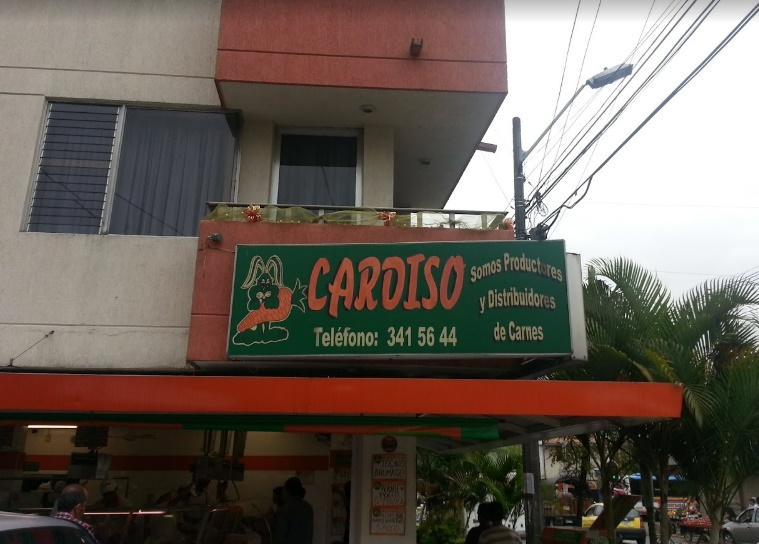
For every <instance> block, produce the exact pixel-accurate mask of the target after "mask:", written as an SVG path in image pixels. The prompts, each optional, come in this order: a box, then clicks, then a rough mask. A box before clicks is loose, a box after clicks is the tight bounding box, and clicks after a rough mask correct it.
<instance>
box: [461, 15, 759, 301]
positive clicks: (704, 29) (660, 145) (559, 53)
mask: <svg viewBox="0 0 759 544" xmlns="http://www.w3.org/2000/svg"><path fill="white" fill-rule="evenodd" d="M691 3H692V2H691V1H690V0H688V2H687V3H686V2H685V0H675V1H674V2H672V1H670V0H666V1H665V0H656V1H655V2H654V3H653V8H652V3H651V1H644V0H636V1H624V0H602V2H601V3H600V9H599V2H598V0H582V1H581V2H580V9H579V15H578V19H577V23H576V25H575V28H574V36H573V38H572V42H571V47H569V44H570V33H571V32H572V27H573V21H574V19H575V12H576V10H577V6H578V3H577V2H576V1H572V0H563V1H559V0H551V1H540V0H535V1H532V2H528V1H527V0H506V2H505V5H506V48H507V57H508V85H509V93H508V96H507V97H506V99H505V100H504V103H503V105H502V107H501V109H500V111H499V113H498V115H497V117H496V118H495V120H494V121H493V123H492V125H491V127H490V129H489V130H488V132H487V134H486V136H485V138H484V141H486V142H490V143H494V144H497V145H498V151H497V152H496V153H495V154H491V153H483V152H477V153H476V154H475V156H474V158H473V159H472V161H471V163H470V165H469V167H468V168H467V170H466V172H465V174H464V176H463V177H462V180H461V182H460V183H459V186H458V187H457V189H456V190H455V191H454V193H453V195H452V196H451V199H450V200H449V202H448V207H449V208H457V209H484V210H503V209H508V210H509V213H510V214H513V201H512V199H513V192H514V191H513V163H512V137H511V135H512V117H515V116H517V117H520V118H521V120H522V144H523V148H524V149H527V148H529V147H530V146H531V145H532V144H533V143H534V142H535V139H536V138H537V137H538V136H539V135H540V133H541V132H542V131H543V130H544V129H545V128H546V127H547V126H548V124H549V123H550V121H551V119H552V118H553V117H554V112H555V111H556V110H557V98H558V109H560V108H561V107H562V106H563V105H564V104H565V103H566V102H567V101H568V100H569V98H570V97H571V96H572V94H574V92H575V90H576V89H577V88H578V87H579V86H580V85H581V84H582V83H583V82H584V81H585V80H586V79H587V78H589V77H590V76H592V75H594V74H596V73H598V72H600V71H602V70H603V69H604V68H605V67H609V66H612V65H615V64H619V63H622V62H632V63H633V64H634V65H635V71H634V72H633V76H631V77H630V78H627V80H625V81H623V82H622V84H625V83H626V84H627V86H626V87H625V89H624V90H623V91H622V92H621V94H620V96H619V98H617V99H616V100H615V101H614V102H613V107H612V109H611V110H610V113H613V112H616V111H617V110H618V109H619V107H620V106H621V105H622V104H623V103H624V101H625V100H626V99H627V98H629V97H630V96H631V94H632V93H633V92H634V91H635V90H637V89H639V88H640V87H641V85H642V84H643V82H644V79H645V78H646V77H647V76H648V75H649V74H650V73H651V72H652V70H653V68H654V67H655V66H656V64H658V63H659V62H660V61H661V60H662V58H663V57H664V55H665V54H666V53H667V52H669V51H670V49H671V48H672V46H673V45H674V44H675V41H676V40H677V39H679V38H680V37H681V36H683V34H685V32H686V30H687V27H688V26H689V25H690V24H691V23H692V22H693V21H694V20H696V18H697V15H698V14H699V13H701V12H702V10H703V9H704V8H706V7H707V5H708V4H709V1H708V0H698V1H697V2H696V3H695V6H694V7H693V8H691V10H690V11H689V12H688V14H687V15H686V18H685V20H684V22H683V23H681V24H679V25H678V26H676V27H675V28H674V30H673V31H672V33H671V34H670V37H669V39H668V40H667V41H665V42H664V43H663V45H661V46H660V48H659V50H658V53H656V54H654V55H652V56H651V58H650V60H648V61H647V62H645V64H644V63H643V61H644V60H645V58H646V56H648V55H649V54H650V53H646V49H647V48H650V47H651V46H652V44H653V45H654V46H655V44H656V43H657V42H659V41H660V38H657V35H658V34H659V33H660V32H662V31H665V32H666V28H672V25H669V26H668V27H665V26H664V24H665V22H666V21H668V20H669V19H670V18H671V15H672V13H673V11H672V10H677V9H678V8H679V7H680V6H685V8H687V6H689V5H690V4H691ZM755 3H756V2H755V1H749V0H722V1H721V2H719V4H717V7H716V9H715V10H714V11H713V12H712V13H711V14H710V15H708V17H706V19H705V20H704V23H703V24H702V25H701V27H700V28H699V29H698V30H696V31H695V33H694V34H693V36H692V37H691V38H690V40H689V41H688V42H687V43H685V44H684V45H683V46H682V49H681V50H680V51H679V53H677V55H675V56H674V57H673V58H672V60H671V61H670V62H669V63H668V64H667V65H666V66H665V67H664V68H663V69H662V71H661V73H660V74H659V75H658V76H657V77H656V78H655V79H654V80H653V82H652V83H651V84H650V85H649V86H648V87H646V88H644V89H643V90H642V91H641V92H640V94H639V96H638V97H637V99H636V100H635V101H634V102H633V103H632V104H631V105H630V106H629V107H628V108H627V110H626V111H625V112H624V113H623V114H622V116H621V117H620V118H619V120H618V121H617V122H616V123H615V124H614V125H613V126H612V127H611V129H610V130H609V131H608V132H607V133H606V134H605V135H604V136H603V137H602V138H601V139H600V141H599V143H598V145H597V146H596V147H595V149H591V150H590V152H589V153H587V154H586V155H585V157H584V159H582V160H580V161H579V162H578V163H577V164H576V165H575V166H574V167H573V168H572V169H571V170H570V171H569V174H567V175H566V177H565V178H564V179H562V180H561V181H560V182H559V183H558V184H557V186H556V188H555V189H554V190H553V192H551V193H550V194H548V195H547V196H546V199H545V200H546V202H545V205H546V211H548V212H550V211H553V210H554V209H556V208H557V207H558V206H559V204H561V202H562V201H564V199H565V198H567V197H568V196H569V195H570V193H572V192H573V191H574V190H575V188H576V187H577V184H578V183H580V182H581V181H582V180H584V179H585V178H586V177H587V176H588V175H589V174H590V173H591V172H592V171H593V170H594V169H595V168H596V167H597V166H598V165H599V164H600V163H601V162H602V161H603V160H604V159H606V158H607V157H608V156H609V154H610V153H611V152H612V151H613V150H614V148H616V147H617V146H618V145H619V144H620V143H621V142H622V141H623V140H624V139H625V138H626V137H627V136H628V135H629V134H630V133H631V132H632V131H633V130H634V129H635V127H637V126H638V124H639V123H641V122H642V121H643V120H644V119H645V117H646V116H648V115H649V114H650V113H651V112H652V111H653V110H654V109H655V108H656V107H657V106H658V105H659V104H660V103H661V102H662V101H663V100H664V99H665V98H666V97H667V95H668V94H669V93H671V92H672V91H673V90H674V89H675V88H676V87H677V86H678V85H679V84H680V83H681V82H682V80H683V79H684V78H685V77H686V76H687V75H688V74H689V73H690V72H691V71H692V70H693V69H694V68H696V66H697V65H698V64H699V63H700V62H701V61H703V60H704V58H705V57H707V55H708V54H709V53H710V52H711V51H712V50H713V49H714V48H715V47H716V46H717V45H718V44H719V42H720V41H722V40H723V39H724V38H725V37H726V36H727V35H728V33H729V32H730V31H731V30H732V29H733V28H734V27H735V26H736V25H737V24H738V22H739V21H740V20H741V19H742V18H743V17H744V16H745V15H746V14H748V13H749V11H750V10H751V9H752V7H753V6H754V5H755ZM685 8H684V9H683V10H681V11H680V12H679V13H680V14H682V13H683V12H684V11H685ZM597 10H598V15H597V17H596V11H597ZM649 10H651V13H650V15H649ZM667 14H669V15H667ZM647 18H648V21H647V22H646V20H647ZM594 19H595V26H593V25H594ZM657 24H658V25H659V26H655V25H657ZM641 36H642V37H643V41H640V40H641ZM646 36H648V38H647V39H646ZM639 41H640V44H639ZM568 47H569V54H568V59H567V64H566V70H565V69H564V66H565V58H567V51H568ZM586 48H587V54H586ZM583 56H585V60H584V65H583V64H582V63H583ZM562 73H563V74H564V84H563V88H562V89H561V94H560V95H559V88H560V83H561V80H562ZM620 88H621V87H620ZM620 88H618V87H617V84H612V85H609V86H607V87H604V88H602V89H598V90H592V89H590V88H585V89H584V90H583V91H582V93H581V94H580V95H579V96H578V98H577V99H576V100H575V101H574V102H573V104H572V110H571V112H570V114H569V116H566V115H565V116H563V117H562V118H561V119H560V121H559V122H558V123H557V124H556V125H555V126H554V129H553V131H552V133H551V135H550V140H548V142H549V148H553V150H554V151H553V152H549V153H547V154H546V155H545V159H544V154H543V147H542V144H544V143H545V142H546V139H545V138H544V139H543V140H541V145H538V147H537V148H536V149H535V151H533V153H532V154H531V155H530V157H529V158H528V159H527V161H526V163H525V173H526V174H527V182H528V185H527V186H526V187H525V192H526V194H528V195H529V193H530V192H531V191H532V190H533V187H534V186H535V185H536V184H537V183H538V182H539V181H540V179H541V176H540V174H541V170H542V172H543V175H544V176H545V174H546V173H547V172H548V171H550V170H551V166H552V165H553V164H554V157H555V152H556V150H564V149H566V147H567V144H568V143H569V142H570V141H572V138H573V137H574V136H575V135H576V134H577V133H578V131H579V129H580V128H581V127H582V126H583V125H585V123H586V122H587V121H588V119H589V116H590V115H591V114H594V113H596V112H598V111H599V110H600V108H601V107H602V105H603V104H604V102H605V101H606V100H607V99H609V98H610V97H613V96H614V94H615V92H617V91H619V89H620ZM586 106H587V107H586ZM583 108H585V109H584V110H583ZM583 111H584V113H580V114H579V115H578V112H583ZM609 118H610V114H607V115H605V116H604V117H603V118H602V122H600V123H598V124H597V125H596V128H595V129H594V130H592V131H591V135H593V134H595V133H596V132H597V131H598V128H600V127H601V126H603V124H605V123H606V122H607V121H608V119H609ZM565 120H568V122H567V124H566V130H565V124H564V121H565ZM757 127H759V16H757V17H755V18H754V19H753V20H752V21H750V22H749V23H748V25H747V26H746V27H745V28H744V29H743V30H742V31H741V32H740V33H739V34H738V35H737V36H736V37H735V39H733V40H732V42H730V43H729V44H728V45H727V46H726V47H725V49H724V50H723V51H722V52H720V53H719V54H718V55H717V56H716V57H715V58H714V60H713V61H712V62H711V63H710V64H709V65H708V66H707V67H706V68H705V69H704V70H703V71H702V72H701V73H700V74H698V75H697V76H696V77H695V79H693V80H692V81H691V82H690V83H689V84H688V85H687V86H686V87H685V88H684V89H683V90H682V91H681V92H679V93H678V94H677V95H676V96H675V97H674V98H673V99H672V100H671V101H670V102H669V103H668V104H667V105H666V106H665V107H664V108H663V109H662V110H661V111H660V112H659V113H658V114H657V115H656V116H655V117H654V118H653V119H652V120H651V121H650V122H649V123H648V124H647V125H646V126H645V127H644V128H643V129H642V130H641V131H640V132H639V133H638V134H637V136H635V137H634V138H633V139H632V140H631V141H630V142H629V143H628V144H627V145H626V146H625V147H624V148H623V149H622V150H621V151H620V152H619V153H618V154H617V155H616V156H615V157H614V158H613V159H612V160H611V161H610V162H609V163H608V164H607V165H606V166H605V167H604V168H603V169H602V170H601V171H600V172H599V173H598V174H596V175H595V177H594V179H593V183H592V184H591V187H590V190H589V192H588V194H587V197H586V198H585V199H584V200H583V201H582V202H581V203H580V204H578V205H577V207H575V208H574V209H572V210H569V211H566V212H565V213H563V214H562V215H561V217H560V219H559V220H558V221H557V223H556V224H555V225H554V227H553V228H552V229H551V232H550V234H549V238H552V239H564V240H566V243H567V250H568V251H571V252H576V253H580V254H581V255H582V259H583V262H584V263H587V261H589V260H590V259H593V258H599V257H601V258H610V257H615V256H625V257H629V258H631V259H633V260H635V261H637V262H638V263H640V264H641V265H643V266H645V267H647V268H648V269H650V270H652V271H656V272H657V273H658V274H659V276H660V277H661V279H662V281H663V282H664V283H665V285H667V286H668V287H669V288H670V289H671V291H672V292H673V294H675V295H680V294H681V293H683V292H684V291H685V290H687V289H690V288H691V287H693V286H695V285H697V284H699V283H701V282H703V281H704V280H707V279H709V278H710V277H714V276H716V275H729V274H739V273H742V272H745V271H747V270H749V269H752V268H754V267H759V168H758V167H757V161H758V160H759V137H758V136H757ZM562 133H564V137H563V139H562V138H561V135H562ZM559 144H560V145H559ZM583 145H584V143H583ZM580 147H582V146H580ZM580 147H578V149H579V148H580ZM574 155H576V153H572V154H571V155H570V159H571V158H572V157H574ZM561 170H563V168H561V167H559V168H558V169H557V171H556V173H557V174H558V173H559V172H561ZM554 177H555V176H554ZM550 179H551V178H549V180H550ZM538 219H539V218H538ZM528 226H529V224H528Z"/></svg>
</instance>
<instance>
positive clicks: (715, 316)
mask: <svg viewBox="0 0 759 544" xmlns="http://www.w3.org/2000/svg"><path fill="white" fill-rule="evenodd" d="M758 303H759V289H758V287H757V283H756V281H755V277H736V278H723V279H719V280H712V281H709V282H706V283H704V284H703V285H701V286H699V287H697V288H696V289H693V290H691V291H690V292H688V293H686V294H685V295H684V296H683V297H681V298H680V299H679V300H677V301H673V300H672V297H671V296H670V294H669V292H668V291H667V290H666V289H665V288H664V286H663V284H662V283H661V282H660V281H659V280H658V278H656V277H655V276H654V275H653V274H651V273H650V272H648V271H646V270H645V269H643V268H642V267H640V266H639V265H637V264H635V263H633V262H631V261H629V260H627V259H621V258H620V259H614V260H608V261H607V260H597V261H593V262H592V263H591V266H590V268H589V273H588V282H587V285H586V287H585V307H586V323H587V332H588V339H589V342H590V364H589V365H588V366H587V367H586V368H584V369H582V371H583V372H584V374H585V378H584V379H596V380H609V379H617V380H619V379H624V380H635V381H640V380H648V381H661V382H669V383H673V384H677V385H680V386H682V387H683V396H684V400H683V412H682V418H681V419H679V420H669V421H662V422H653V423H650V424H647V425H645V426H642V427H638V428H629V429H624V433H625V434H626V435H627V437H628V439H629V440H630V442H631V443H632V445H633V447H634V450H635V453H634V455H635V457H636V458H637V459H638V460H639V462H640V465H641V474H642V475H643V476H644V477H645V476H646V475H648V474H654V475H656V476H657V478H658V481H659V485H660V491H661V493H660V494H661V504H662V506H663V507H664V508H665V509H666V505H667V499H668V478H669V476H670V474H671V471H672V468H671V467H670V464H669V460H670V457H673V458H674V459H675V460H676V461H677V462H678V464H679V466H680V469H681V471H682V474H683V476H684V477H685V478H686V480H687V481H690V482H693V484H694V494H700V495H702V496H703V497H704V506H705V508H706V510H707V512H708V513H709V515H710V516H711V517H712V518H714V519H722V515H723V514H724V511H725V508H727V505H728V503H729V501H730V500H731V499H732V496H733V495H734V493H735V490H736V489H738V488H739V487H740V485H741V484H742V482H743V481H744V480H745V478H746V477H747V476H748V475H750V474H752V473H753V472H755V468H753V467H752V466H751V460H750V456H751V448H753V446H754V444H752V442H751V439H750V438H749V435H751V433H752V432H753V433H754V434H753V435H751V436H756V430H757V429H756V427H753V426H752V425H753V422H754V421H755V419H756V416H755V414H754V410H759V390H757V389H756V388H754V389H753V390H752V389H751V388H750V387H748V386H746V390H745V391H742V390H741V392H740V393H739V392H738V391H739V390H740V388H741V386H744V385H745V384H750V383H753V382H752V381H751V380H750V379H749V378H750V376H753V375H754V374H752V373H755V372H756V365H753V364H752V363H751V362H750V361H751V360H752V357H755V355H754V354H755V350H756V346H757V334H756V332H757V328H756V324H757V323H756V319H755V315H754V313H753V311H754V309H755V308H756V306H757V304H758ZM747 361H748V362H747ZM752 392H753V396H752ZM741 395H742V396H741ZM738 398H741V399H743V400H742V402H743V404H742V405H741V406H743V409H742V410H740V409H738V407H737V406H736V405H735V404H736V399H738ZM728 414H732V415H735V414H740V415H739V416H735V417H731V416H728ZM725 452H729V454H730V455H732V456H733V457H736V458H739V459H743V460H745V463H744V462H739V463H726V462H725V458H724V457H723V456H724V455H725ZM696 461H698V462H696ZM725 464H730V465H731V467H732V468H731V469H730V470H728V471H726V470H724V465H725ZM646 480H647V481H644V483H645V484H648V485H646V486H645V487H644V504H645V505H646V507H647V509H648V511H649V512H650V511H653V508H652V507H653V504H652V493H653V490H652V486H651V485H650V478H647V479H646ZM707 497H710V498H707ZM661 519H662V524H661V538H662V541H663V542H666V541H667V540H668V539H669V534H670V526H669V518H668V517H667V516H666V515H664V516H662V518H661ZM653 523H654V521H653V516H649V534H655V533H654V526H653ZM718 535H719V523H715V524H714V528H713V530H712V534H711V539H712V544H716V542H717V539H718Z"/></svg>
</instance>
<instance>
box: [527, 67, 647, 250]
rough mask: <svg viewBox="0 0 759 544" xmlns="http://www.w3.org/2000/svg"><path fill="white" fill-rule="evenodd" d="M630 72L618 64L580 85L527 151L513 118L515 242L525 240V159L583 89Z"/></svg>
mask: <svg viewBox="0 0 759 544" xmlns="http://www.w3.org/2000/svg"><path fill="white" fill-rule="evenodd" d="M632 70H633V66H632V64H618V65H616V66H612V67H611V68H606V69H605V70H604V71H603V72H600V73H598V74H596V75H594V76H592V77H591V78H589V79H588V80H587V81H586V82H585V83H583V84H582V85H580V87H579V88H578V89H577V91H575V94H573V95H572V98H570V99H569V102H567V103H566V104H565V105H564V107H563V108H561V111H560V112H559V113H557V114H556V117H554V118H553V121H551V124H549V125H548V127H546V129H545V130H544V131H543V133H542V134H541V135H540V136H538V139H537V140H535V143H534V144H532V146H531V147H530V148H529V149H528V150H527V151H523V150H522V121H521V120H520V119H519V117H514V119H512V129H513V136H514V219H515V224H514V234H515V236H516V239H517V240H526V239H527V231H526V230H525V220H526V217H525V215H526V214H525V208H526V202H525V201H524V181H525V177H524V161H525V159H526V158H527V157H528V156H529V154H530V153H532V151H533V150H534V149H535V146H536V145H538V142H540V140H542V139H543V136H545V135H546V134H548V131H549V130H551V127H553V125H554V124H556V121H558V120H559V118H560V117H561V116H562V115H563V114H564V112H565V111H567V109H568V108H569V106H570V105H571V104H572V102H574V100H575V98H577V96H578V95H579V94H580V93H581V92H582V90H583V89H584V88H585V87H590V88H591V89H599V88H601V87H603V86H604V85H608V84H609V83H614V82H615V81H618V80H620V79H622V78H625V77H627V76H629V75H630V74H632Z"/></svg>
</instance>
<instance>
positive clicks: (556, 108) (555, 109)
mask: <svg viewBox="0 0 759 544" xmlns="http://www.w3.org/2000/svg"><path fill="white" fill-rule="evenodd" d="M581 5H582V0H578V2H577V9H576V10H575V18H574V21H572V31H571V32H570V33H569V43H568V44H567V53H566V55H564V68H563V69H562V71H561V80H560V81H559V92H558V93H557V95H556V104H555V105H554V107H553V117H556V112H558V111H559V100H561V91H563V90H564V76H565V75H566V74H567V64H568V63H569V52H570V51H571V50H572V39H573V38H574V35H575V27H576V26H577V18H578V15H579V14H580V6H581ZM599 5H600V2H599ZM551 130H553V127H551ZM551 130H549V131H548V136H547V138H546V146H547V144H548V142H549V141H550V140H551ZM545 159H546V157H545V154H543V160H542V161H540V164H541V165H542V164H543V162H544V161H545ZM540 173H541V175H542V174H543V170H542V166H541V171H540Z"/></svg>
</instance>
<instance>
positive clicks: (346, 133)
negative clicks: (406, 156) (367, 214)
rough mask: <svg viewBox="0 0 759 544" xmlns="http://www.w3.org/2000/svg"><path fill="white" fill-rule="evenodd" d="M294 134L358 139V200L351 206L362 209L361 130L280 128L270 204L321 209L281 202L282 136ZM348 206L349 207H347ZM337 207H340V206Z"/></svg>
mask: <svg viewBox="0 0 759 544" xmlns="http://www.w3.org/2000/svg"><path fill="white" fill-rule="evenodd" d="M283 134H292V135H297V136H343V137H355V138H356V193H355V195H356V198H355V199H354V200H355V202H354V203H353V204H352V205H351V206H350V207H354V208H360V207H361V206H362V205H363V201H364V190H363V189H364V131H363V130H361V129H359V128H301V127H279V128H278V129H277V136H276V138H275V141H274V150H273V153H272V162H271V180H270V184H269V202H270V203H271V204H273V205H277V204H282V205H295V206H297V205H301V206H314V207H319V205H318V204H313V205H312V204H305V203H302V202H301V203H298V202H279V167H280V160H281V157H282V135H283ZM346 206H347V205H346ZM337 207H340V205H338V206H337Z"/></svg>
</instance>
